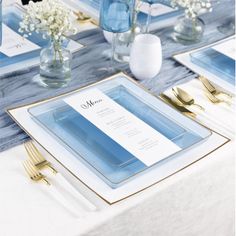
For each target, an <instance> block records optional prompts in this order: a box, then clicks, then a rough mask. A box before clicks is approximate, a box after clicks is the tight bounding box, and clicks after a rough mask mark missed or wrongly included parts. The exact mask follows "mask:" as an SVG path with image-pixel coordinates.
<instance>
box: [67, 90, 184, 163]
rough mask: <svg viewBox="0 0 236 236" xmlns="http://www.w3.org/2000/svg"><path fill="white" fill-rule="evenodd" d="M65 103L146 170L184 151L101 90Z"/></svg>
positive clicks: (77, 95) (75, 97) (83, 94)
mask: <svg viewBox="0 0 236 236" xmlns="http://www.w3.org/2000/svg"><path fill="white" fill-rule="evenodd" d="M64 101H65V102H66V103H67V104H68V105H70V106H71V107H72V108H74V109H75V110H76V111H77V112H79V113H80V114H81V115H82V116H84V117H85V118H86V119H87V120H89V121H90V122H91V123H93V124H94V125H95V126H96V127H97V128H99V129H100V130H102V131H103V132H104V133H105V134H107V135H108V136H109V137H110V138H112V139H113V140H115V141H116V142H117V143H119V144H120V145H121V146H122V147H123V148H125V149H126V150H127V151H129V152H130V153H132V154H133V155H134V156H136V158H138V159H139V160H140V161H142V162H143V163H144V164H145V165H147V166H150V165H152V164H154V163H156V162H158V161H160V160H162V159H164V158H166V157H168V156H169V155H171V154H174V153H176V152H177V151H179V150H180V149H181V148H180V147H178V146H177V145H176V144H174V143H173V142H172V141H171V140H169V139H167V138H166V137H165V136H163V135H162V134H161V133H159V132H158V131H156V130H155V129H153V128H152V127H151V126H149V125H148V124H146V123H145V122H143V121H142V120H140V119H139V118H137V117H136V116H135V115H133V114H132V113H131V112H129V111H128V110H126V109H125V108H123V107H122V106H120V105H119V104H118V103H116V102H115V101H113V100H112V99H111V98H109V97H108V96H107V95H105V94H104V93H102V92H101V91H100V90H98V89H90V90H88V91H86V92H82V93H79V94H76V95H72V96H70V97H68V98H66V99H64Z"/></svg>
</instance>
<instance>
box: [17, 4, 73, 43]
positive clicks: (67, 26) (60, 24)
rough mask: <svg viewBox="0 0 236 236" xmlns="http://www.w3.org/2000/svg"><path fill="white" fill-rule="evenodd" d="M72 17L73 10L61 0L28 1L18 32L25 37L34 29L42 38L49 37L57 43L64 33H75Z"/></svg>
mask: <svg viewBox="0 0 236 236" xmlns="http://www.w3.org/2000/svg"><path fill="white" fill-rule="evenodd" d="M74 19H75V16H74V14H73V12H72V11H71V10H69V9H68V8H67V7H66V6H65V4H64V3H63V2H62V1H61V0H43V1H41V2H36V3H35V2H33V1H30V2H29V5H28V7H27V10H26V13H25V14H24V15H23V19H22V21H21V22H20V28H19V32H20V33H25V34H24V37H27V36H28V35H31V34H32V32H33V31H35V32H36V33H42V34H43V38H47V37H49V38H50V39H51V40H52V42H53V43H55V42H56V43H59V42H62V41H63V40H64V39H65V35H66V34H69V33H72V34H74V33H76V29H75V28H74V27H73V23H72V22H73V20H74Z"/></svg>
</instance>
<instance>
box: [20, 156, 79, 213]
mask: <svg viewBox="0 0 236 236" xmlns="http://www.w3.org/2000/svg"><path fill="white" fill-rule="evenodd" d="M23 166H24V169H25V171H26V173H27V174H28V175H29V177H30V179H31V180H33V181H35V182H40V181H43V182H44V183H46V184H47V186H48V187H47V191H48V192H49V193H50V194H51V195H52V196H53V197H54V198H55V199H56V200H57V201H58V202H60V203H61V204H62V205H63V206H64V207H65V208H66V209H67V210H69V211H70V212H71V213H72V214H73V215H75V216H77V212H76V211H75V206H73V205H71V204H70V203H69V202H68V201H67V199H65V198H64V196H63V195H62V194H61V193H60V192H58V190H57V189H56V188H55V187H54V186H52V184H51V183H50V182H49V181H48V180H47V179H46V177H45V175H43V174H42V173H40V172H39V171H38V170H37V168H36V167H35V166H34V165H33V163H31V161H30V160H25V161H24V162H23Z"/></svg>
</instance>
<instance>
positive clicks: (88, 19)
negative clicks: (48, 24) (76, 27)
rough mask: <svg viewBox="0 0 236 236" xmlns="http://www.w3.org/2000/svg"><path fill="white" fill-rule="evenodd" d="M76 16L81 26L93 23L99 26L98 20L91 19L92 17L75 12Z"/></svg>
mask: <svg viewBox="0 0 236 236" xmlns="http://www.w3.org/2000/svg"><path fill="white" fill-rule="evenodd" d="M74 14H75V15H76V16H77V21H78V22H79V23H81V24H84V23H92V24H94V25H96V26H98V22H97V21H96V20H94V19H93V18H91V17H90V16H88V15H86V14H84V13H83V12H80V11H78V12H74Z"/></svg>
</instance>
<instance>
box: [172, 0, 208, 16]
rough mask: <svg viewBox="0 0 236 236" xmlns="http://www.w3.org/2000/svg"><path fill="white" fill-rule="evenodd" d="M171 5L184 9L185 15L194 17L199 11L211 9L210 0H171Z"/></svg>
mask: <svg viewBox="0 0 236 236" xmlns="http://www.w3.org/2000/svg"><path fill="white" fill-rule="evenodd" d="M171 4H172V6H173V7H177V8H178V7H182V8H184V9H185V16H186V17H188V18H192V19H194V18H196V17H197V16H198V14H199V13H200V12H201V11H208V12H211V11H212V5H211V0H171Z"/></svg>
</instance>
